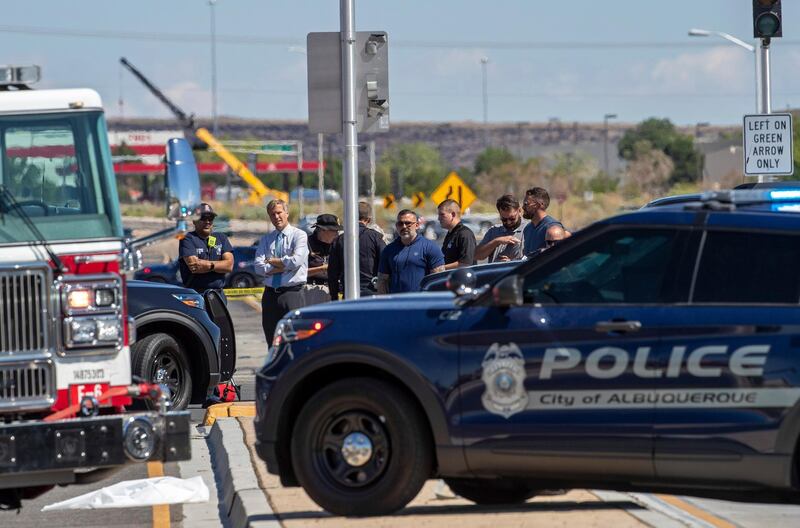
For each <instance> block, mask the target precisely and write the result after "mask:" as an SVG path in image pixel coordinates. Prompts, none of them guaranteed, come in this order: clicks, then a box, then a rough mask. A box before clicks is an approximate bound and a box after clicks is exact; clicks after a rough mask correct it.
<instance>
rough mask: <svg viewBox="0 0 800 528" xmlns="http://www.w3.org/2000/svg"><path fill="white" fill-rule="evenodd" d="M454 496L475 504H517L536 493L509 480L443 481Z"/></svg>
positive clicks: (523, 485)
mask: <svg viewBox="0 0 800 528" xmlns="http://www.w3.org/2000/svg"><path fill="white" fill-rule="evenodd" d="M444 481H445V482H446V483H447V485H448V486H450V489H451V490H452V491H453V493H455V494H456V495H460V496H461V497H464V498H465V499H467V500H471V501H472V502H474V503H475V504H519V503H522V502H525V501H526V500H528V499H530V498H531V497H533V496H535V495H536V494H537V493H538V491H539V490H538V489H534V488H533V487H532V486H531V485H529V484H527V483H525V482H521V481H517V480H511V479H461V478H451V479H447V478H446V479H444Z"/></svg>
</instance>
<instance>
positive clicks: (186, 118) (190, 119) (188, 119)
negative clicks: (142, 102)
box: [119, 57, 194, 129]
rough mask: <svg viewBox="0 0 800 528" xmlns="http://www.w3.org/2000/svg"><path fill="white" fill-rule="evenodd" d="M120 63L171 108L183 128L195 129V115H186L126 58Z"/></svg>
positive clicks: (120, 60) (122, 58)
mask: <svg viewBox="0 0 800 528" xmlns="http://www.w3.org/2000/svg"><path fill="white" fill-rule="evenodd" d="M119 62H120V63H121V64H122V65H123V66H125V67H126V68H128V71H130V72H131V73H132V74H133V76H134V77H136V78H137V79H139V81H141V83H142V84H144V85H145V86H146V87H147V89H148V90H150V93H152V94H153V95H155V96H156V97H157V98H158V100H159V101H161V102H162V103H164V104H165V105H166V106H167V108H169V109H170V111H172V113H173V114H175V117H177V118H178V121H180V123H181V126H183V127H184V128H190V129H194V115H186V113H185V112H184V111H183V110H181V109H180V107H178V105H176V104H175V103H173V102H172V101H171V100H170V99H169V98H168V97H167V96H166V95H164V93H163V92H162V91H161V90H159V89H158V88H156V86H155V85H154V84H153V83H151V82H150V80H149V79H148V78H147V77H145V76H144V74H142V72H140V71H139V70H137V69H136V67H135V66H134V65H133V64H131V63H130V62H128V60H127V59H126V58H125V57H120V59H119Z"/></svg>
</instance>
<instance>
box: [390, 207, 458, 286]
mask: <svg viewBox="0 0 800 528" xmlns="http://www.w3.org/2000/svg"><path fill="white" fill-rule="evenodd" d="M418 225H419V217H418V216H417V213H415V212H414V211H411V210H409V209H403V210H402V211H400V212H399V213H397V234H398V235H399V236H398V237H397V238H396V239H395V240H394V241H393V242H392V243H391V244H389V245H388V246H386V248H385V249H384V250H383V251H382V252H381V259H380V263H379V265H378V293H403V292H415V291H419V284H420V282H421V281H422V278H423V277H424V276H425V275H428V274H431V273H436V272H438V271H444V255H443V254H442V250H441V249H439V246H437V245H436V244H435V243H434V242H432V241H430V240H428V239H427V238H425V237H421V236H418V235H417V227H418Z"/></svg>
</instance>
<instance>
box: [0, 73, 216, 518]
mask: <svg viewBox="0 0 800 528" xmlns="http://www.w3.org/2000/svg"><path fill="white" fill-rule="evenodd" d="M39 76H40V73H39V68H38V67H35V66H32V67H0V507H5V508H15V507H19V505H20V501H21V499H24V498H30V497H33V496H36V495H38V494H40V493H42V492H44V491H46V490H47V489H49V488H50V487H52V486H54V485H69V484H75V483H86V482H92V481H96V480H98V479H100V478H104V477H105V476H107V475H108V474H109V473H111V472H113V471H114V470H116V469H119V468H120V467H122V466H123V465H126V464H129V463H142V462H146V461H165V462H167V461H177V460H185V459H188V458H190V456H191V453H190V448H189V415H188V413H186V412H171V411H170V410H169V409H168V395H166V394H165V389H164V390H162V388H161V387H159V386H158V385H152V384H148V383H141V382H140V383H134V380H132V376H131V359H130V346H131V344H132V343H133V342H134V341H135V339H136V329H135V325H134V323H133V319H131V318H130V317H129V316H128V313H127V307H126V288H125V280H126V278H125V273H126V272H128V271H132V270H133V268H134V267H135V266H136V264H137V258H135V256H136V255H137V249H136V243H137V242H136V241H135V242H133V243H130V242H126V241H125V239H124V237H123V228H122V218H121V214H120V208H119V199H118V196H117V187H116V182H115V176H114V170H113V165H112V160H111V151H110V148H109V145H108V134H107V130H106V122H105V118H104V115H103V109H102V107H103V105H102V101H101V99H100V96H99V95H98V94H97V92H95V91H93V90H89V89H70V90H32V89H30V88H29V85H30V84H31V83H33V82H35V81H37V80H38V79H39ZM167 151H168V159H167V166H168V169H167V178H168V185H169V195H170V196H169V198H170V207H169V214H170V215H171V216H172V217H173V218H174V219H175V220H176V223H175V227H174V228H170V229H169V230H165V231H168V232H172V231H177V230H180V229H185V224H186V222H185V220H183V217H185V216H186V215H187V214H188V213H189V212H191V210H192V208H193V206H194V205H195V204H196V203H197V202H198V201H199V197H200V193H199V182H198V176H197V171H196V167H195V165H194V159H193V157H192V153H191V150H190V147H189V145H188V143H186V141H185V140H183V139H180V140H177V139H176V140H171V141H170V142H169V143H168V145H167ZM192 169H194V170H192ZM146 242H147V241H143V242H141V241H140V242H139V243H146ZM137 381H138V380H137ZM135 398H147V399H154V400H156V401H159V402H160V405H158V406H155V409H156V410H154V411H148V412H129V411H128V410H127V409H128V408H129V407H130V405H131V403H132V400H133V399H135ZM150 407H151V408H152V407H154V406H150Z"/></svg>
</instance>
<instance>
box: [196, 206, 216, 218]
mask: <svg viewBox="0 0 800 528" xmlns="http://www.w3.org/2000/svg"><path fill="white" fill-rule="evenodd" d="M204 216H211V217H212V218H216V217H217V213H215V212H214V209H212V208H211V206H210V205H208V204H207V203H201V204H200V205H198V206H197V209H195V210H194V219H195V220H200V219H201V218H202V217H204Z"/></svg>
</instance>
